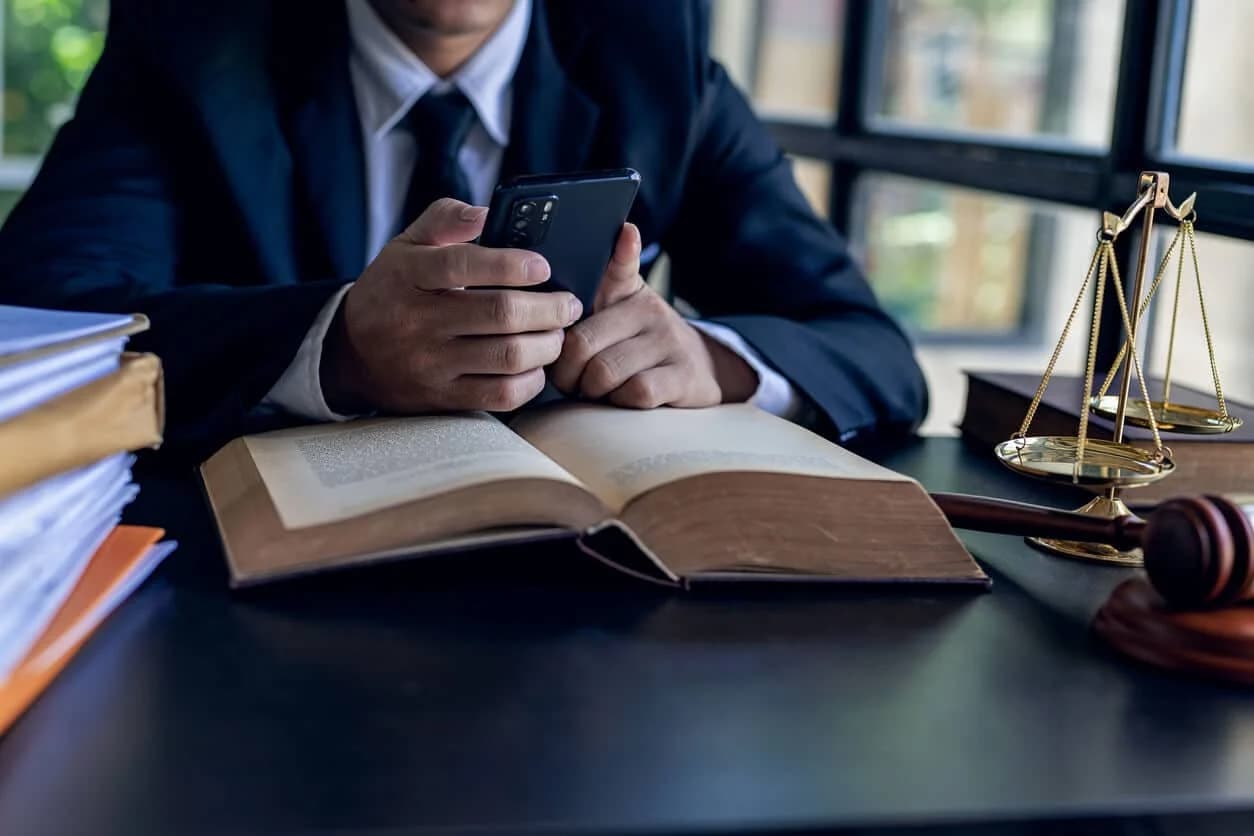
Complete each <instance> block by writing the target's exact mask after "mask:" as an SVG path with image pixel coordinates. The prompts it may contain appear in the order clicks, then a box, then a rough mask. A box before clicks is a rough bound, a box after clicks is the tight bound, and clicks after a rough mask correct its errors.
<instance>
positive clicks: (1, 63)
mask: <svg viewBox="0 0 1254 836" xmlns="http://www.w3.org/2000/svg"><path fill="white" fill-rule="evenodd" d="M107 14H108V2H107V0H6V2H5V4H4V16H3V18H0V26H2V27H3V28H2V30H0V31H2V32H3V38H0V47H2V49H3V51H2V52H0V77H2V78H3V87H4V96H3V98H0V116H3V121H2V122H0V219H2V218H3V217H4V216H6V215H7V214H8V213H9V210H10V209H12V208H13V204H15V203H16V202H17V199H18V198H19V197H21V194H22V190H23V189H25V188H26V185H27V184H28V183H29V182H30V180H31V178H32V177H33V176H34V174H35V169H36V168H37V166H38V164H39V158H40V156H41V155H42V154H43V153H44V152H45V151H46V150H47V149H48V145H49V144H50V143H51V142H52V137H53V135H54V134H55V133H56V130H57V128H58V127H60V126H61V123H63V122H64V121H65V120H66V119H68V118H69V117H70V114H71V113H72V112H73V107H74V99H75V97H76V96H77V95H78V91H79V90H81V89H82V86H83V82H84V81H86V79H87V75H88V73H90V72H91V68H92V67H93V66H95V63H96V59H97V58H99V57H100V50H101V48H102V47H103V45H104V27H105V19H106V16H107Z"/></svg>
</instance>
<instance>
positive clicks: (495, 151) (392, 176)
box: [266, 0, 801, 421]
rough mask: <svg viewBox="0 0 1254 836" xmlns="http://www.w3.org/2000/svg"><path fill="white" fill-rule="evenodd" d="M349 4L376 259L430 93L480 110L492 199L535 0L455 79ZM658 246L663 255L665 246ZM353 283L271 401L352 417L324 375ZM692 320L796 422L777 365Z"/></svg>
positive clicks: (734, 337)
mask: <svg viewBox="0 0 1254 836" xmlns="http://www.w3.org/2000/svg"><path fill="white" fill-rule="evenodd" d="M345 2H346V4H347V9H348V28H349V37H350V41H351V45H352V48H351V51H350V56H349V75H350V77H351V80H352V85H353V95H354V97H355V98H356V101H357V112H358V115H359V117H360V119H361V135H362V149H363V151H364V157H365V166H366V170H365V175H366V177H365V181H366V200H367V202H368V204H369V214H368V226H367V230H366V252H365V253H364V256H365V261H366V263H369V262H370V261H372V260H373V259H374V257H375V256H376V255H378V253H379V251H380V250H382V249H383V246H384V245H385V244H386V243H387V242H388V241H389V240H391V238H392V236H393V235H394V234H395V233H396V231H397V230H396V225H397V219H398V216H399V214H400V212H401V207H402V205H403V204H404V201H405V193H406V191H407V190H408V188H409V180H410V176H411V175H412V173H413V170H414V165H415V162H416V158H417V152H418V149H417V143H416V142H415V140H414V136H413V134H412V133H410V132H409V130H407V129H406V128H405V127H404V126H403V125H401V122H402V121H403V120H404V118H405V116H406V115H407V114H408V113H409V110H410V108H412V107H413V106H414V104H415V103H416V102H417V101H418V100H419V99H420V98H422V97H423V96H424V95H426V94H427V93H428V92H431V91H435V92H445V91H447V90H449V89H452V88H457V89H458V90H460V91H461V93H462V94H463V95H465V97H466V98H467V99H468V100H469V101H470V104H471V105H472V106H473V107H474V111H475V116H476V117H477V118H476V120H475V123H474V125H473V126H472V127H471V129H470V132H469V133H468V134H467V136H466V140H465V142H464V143H463V145H462V147H461V149H460V151H459V152H458V155H457V161H458V164H459V165H460V166H461V168H462V172H463V173H464V174H465V175H466V181H467V184H468V185H469V186H470V193H471V197H472V198H473V199H474V201H475V203H476V204H478V205H487V203H488V202H489V199H490V198H491V196H492V190H493V188H494V187H495V186H496V182H497V178H498V176H499V175H500V171H501V160H502V158H503V157H504V155H505V148H506V147H507V146H508V145H509V134H510V120H511V118H512V116H513V113H512V105H513V95H512V94H513V78H514V70H515V69H516V68H517V66H518V60H519V58H520V57H521V56H522V51H523V46H524V45H525V44H526V42H527V30H528V28H529V27H530V24H531V3H532V0H515V3H514V6H513V8H512V9H511V10H510V12H509V15H508V16H507V17H506V18H505V20H504V22H503V23H502V24H501V26H500V27H499V28H498V29H497V31H496V32H494V33H493V34H492V37H490V38H489V39H488V40H487V41H486V42H485V43H484V44H483V46H482V47H480V48H479V49H478V51H476V52H475V54H474V55H472V56H471V57H470V59H469V60H467V61H466V63H465V64H463V65H462V66H461V67H460V68H459V69H458V70H457V72H455V73H453V74H452V75H451V76H449V77H448V78H446V79H441V78H440V77H439V76H437V75H436V74H435V73H433V72H432V71H431V69H430V68H428V67H427V66H426V65H425V64H424V63H423V62H422V61H421V60H420V59H419V58H418V57H417V56H416V55H414V53H413V52H412V51H410V49H409V48H408V47H407V46H405V44H404V43H403V42H401V40H400V39H399V38H398V37H397V36H396V34H395V33H394V32H392V30H391V29H390V28H388V26H387V24H386V23H384V22H383V20H382V19H380V18H379V16H378V14H377V13H376V12H375V10H374V9H373V8H371V6H370V2H369V0H345ZM411 220H412V219H411ZM652 249H654V250H656V245H655V246H654V247H652ZM350 286H351V285H346V286H345V287H344V288H343V289H341V290H340V291H339V292H338V293H336V294H335V296H333V297H332V298H331V299H330V300H329V301H328V302H327V304H326V305H325V306H324V307H323V309H322V311H321V312H320V313H319V315H318V317H317V319H315V320H314V323H313V325H312V326H311V327H310V329H309V331H308V333H306V335H305V339H304V340H303V341H302V343H301V345H300V348H299V349H298V350H297V353H296V357H295V358H294V359H293V360H292V363H291V365H289V366H288V367H287V370H286V371H285V372H284V373H283V375H282V377H280V378H279V380H278V382H277V383H275V384H274V387H273V388H272V389H271V390H270V392H269V394H268V395H267V396H266V402H267V403H270V404H274V405H277V406H280V407H282V408H283V409H286V410H287V411H289V412H292V413H295V414H298V415H302V416H304V417H306V418H312V419H315V420H321V421H339V420H344V419H346V418H348V417H350V416H345V415H338V414H336V413H335V412H333V411H332V410H331V409H330V408H329V407H328V406H327V402H326V399H325V398H324V397H323V394H322V384H321V379H320V376H319V367H320V365H321V363H322V343H323V340H324V339H325V338H326V334H327V330H328V329H329V328H330V326H331V322H332V320H333V319H334V318H335V312H336V310H338V308H339V306H340V302H341V301H342V300H343V298H344V294H345V293H347V292H348V288H349V287H350ZM692 324H693V326H695V327H697V328H699V329H701V330H702V331H703V332H704V333H706V334H707V335H709V336H710V337H712V338H713V339H715V340H718V341H719V342H720V343H722V344H723V345H725V346H727V347H728V348H729V349H731V350H732V351H735V352H736V353H737V354H738V355H740V356H741V357H742V358H744V360H745V362H747V363H748V364H749V365H750V366H751V367H752V368H753V370H754V371H755V372H756V373H757V375H758V388H757V391H756V392H755V393H754V395H753V397H752V398H751V399H750V402H751V403H753V404H755V405H757V406H758V407H760V408H762V409H764V410H766V411H768V412H771V413H774V414H776V415H781V416H783V417H786V418H788V417H793V416H794V415H796V414H797V412H798V411H799V410H800V406H801V400H800V397H799V395H798V394H797V392H796V390H795V389H794V388H793V386H792V384H791V383H789V382H788V381H787V380H786V379H785V378H784V377H783V376H782V375H780V374H779V372H777V371H775V370H774V369H772V368H771V367H770V366H768V365H767V364H766V363H765V362H764V361H763V360H762V358H761V357H760V356H759V355H758V353H757V352H756V351H754V350H753V348H752V347H751V346H750V345H749V344H748V343H746V342H745V341H744V339H742V338H741V336H740V335H739V334H737V333H736V332H735V331H733V330H732V329H731V328H728V327H726V326H723V325H719V324H717V323H712V322H700V321H693V322H692Z"/></svg>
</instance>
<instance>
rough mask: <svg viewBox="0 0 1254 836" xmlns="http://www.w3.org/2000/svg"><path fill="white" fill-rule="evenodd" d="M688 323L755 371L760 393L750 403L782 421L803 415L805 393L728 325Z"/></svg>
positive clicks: (697, 321)
mask: <svg viewBox="0 0 1254 836" xmlns="http://www.w3.org/2000/svg"><path fill="white" fill-rule="evenodd" d="M688 321H689V322H690V323H691V324H692V327H693V328H696V329H697V330H699V331H701V332H702V333H704V334H705V335H706V336H708V337H709V338H710V339H713V340H717V341H718V342H719V343H720V344H722V345H723V346H724V347H726V348H728V349H730V350H732V351H734V352H736V354H738V355H740V358H741V359H742V360H744V361H745V362H746V363H748V364H749V367H750V368H751V369H753V370H754V371H755V372H757V375H758V389H757V391H756V392H754V393H753V397H751V398H749V403H751V404H753V405H754V406H756V407H757V408H758V409H761V410H762V411H764V412H769V413H771V414H772V415H778V416H779V417H780V418H788V419H790V420H791V419H793V418H795V417H797V415H798V414H800V412H801V406H802V399H801V393H800V392H798V391H797V389H796V388H795V387H794V386H793V385H792V384H791V383H789V382H788V378H786V377H784V376H783V375H782V374H780V373H779V372H777V371H775V370H774V369H773V368H771V367H770V366H768V365H767V364H766V361H765V360H763V359H762V356H761V355H760V354H758V352H757V351H755V350H754V348H753V346H751V345H749V344H748V343H747V342H745V340H744V337H742V336H740V335H739V334H737V333H736V332H735V331H733V330H732V329H731V328H728V327H727V326H726V325H719V324H718V323H716V322H704V321H702V320H699V319H690V320H688Z"/></svg>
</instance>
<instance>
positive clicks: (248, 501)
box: [201, 404, 988, 589]
mask: <svg viewBox="0 0 1254 836" xmlns="http://www.w3.org/2000/svg"><path fill="white" fill-rule="evenodd" d="M201 477H202V479H203V482H204V486H205V492H206V494H207V496H208V499H209V502H210V505H211V508H212V510H213V514H214V517H215V519H216V521H217V524H218V530H219V532H220V534H221V537H222V541H223V544H224V546H225V551H226V556H227V561H228V564H229V567H230V572H231V580H232V582H233V583H234V584H235V585H237V586H239V585H247V584H256V583H261V582H264V581H270V580H276V579H279V578H284V577H289V576H293V575H300V574H306V573H311V572H318V571H322V570H327V569H332V568H337V567H345V566H355V565H361V564H365V563H369V562H372V561H381V560H395V559H401V558H412V557H417V556H420V555H428V554H438V553H447V552H454V551H458V552H469V551H473V550H475V549H477V548H482V547H486V546H491V545H499V544H503V543H516V542H529V541H539V540H550V539H563V538H565V539H569V540H573V541H574V542H575V544H576V545H577V546H578V548H580V549H581V550H582V551H583V552H585V553H586V554H587V555H588V556H589V557H591V558H595V559H597V560H600V561H602V562H603V563H605V564H608V565H609V566H611V567H613V568H615V569H617V570H620V571H622V572H624V573H625V574H627V575H631V576H634V577H636V578H639V579H645V580H650V581H655V582H657V583H660V584H665V585H670V586H676V587H686V586H690V585H696V584H704V583H711V582H720V583H725V582H732V581H741V582H744V581H754V582H765V581H770V582H780V581H788V582H797V581H802V582H806V581H810V582H813V581H819V582H837V583H903V582H905V583H944V584H958V585H969V586H971V587H972V588H975V589H982V588H984V587H986V586H987V584H988V578H987V577H986V576H985V574H984V572H983V571H981V570H980V568H979V566H977V565H976V563H975V562H974V561H973V560H972V559H971V557H970V555H968V554H967V552H966V550H965V549H964V548H963V546H962V543H961V542H960V541H959V540H958V538H957V537H956V536H955V535H954V532H953V530H952V529H951V528H950V527H949V525H948V523H947V522H946V521H945V518H944V516H943V515H942V514H941V512H940V509H939V508H937V506H936V504H935V503H933V502H932V500H931V498H930V497H929V496H928V494H927V493H926V492H925V491H924V490H923V488H922V487H921V486H920V485H919V484H918V483H917V482H915V481H914V480H912V479H909V478H907V477H905V476H902V475H901V474H898V473H894V472H893V471H891V470H888V469H886V468H883V467H880V466H879V465H876V464H874V463H872V462H869V461H866V460H865V459H862V458H860V457H859V456H857V455H855V454H854V453H852V452H850V451H848V450H845V449H843V448H840V447H837V446H836V445H834V444H831V443H829V442H828V441H826V440H825V439H823V438H821V437H819V436H817V435H815V434H813V433H811V432H809V431H807V430H805V429H803V428H801V427H798V426H797V425H795V424H792V423H790V422H788V421H785V420H783V419H781V418H776V417H775V416H773V415H769V414H767V413H765V412H763V411H761V410H759V409H757V408H756V407H753V406H749V405H747V404H739V405H727V406H718V407H712V408H709V409H691V410H685V409H655V410H648V411H637V410H620V409H615V408H612V407H608V406H598V405H592V404H561V405H556V406H552V407H546V408H543V409H538V410H530V411H527V412H524V413H523V414H521V415H519V416H515V417H514V418H513V419H511V420H510V422H509V423H508V424H507V423H504V422H502V421H500V420H498V419H497V418H495V417H493V416H490V415H487V414H482V413H479V414H465V415H445V416H425V417H415V418H381V419H370V420H364V421H355V422H348V423H342V424H332V425H322V426H315V427H301V428H296V429H289V430H279V431H277V432H274V433H265V434H262V435H257V436H249V437H245V438H241V439H237V440H236V441H233V442H231V443H230V444H228V445H227V446H226V447H224V448H223V449H222V450H220V451H219V452H218V453H216V454H215V455H214V456H213V457H211V458H210V459H209V460H208V461H207V462H206V463H205V464H204V465H203V466H202V467H201Z"/></svg>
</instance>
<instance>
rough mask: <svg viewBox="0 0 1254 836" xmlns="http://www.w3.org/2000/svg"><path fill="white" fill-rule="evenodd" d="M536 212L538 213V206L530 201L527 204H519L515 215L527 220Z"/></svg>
mask: <svg viewBox="0 0 1254 836" xmlns="http://www.w3.org/2000/svg"><path fill="white" fill-rule="evenodd" d="M535 211H536V205H535V204H534V203H532V202H531V201H530V200H528V201H526V202H525V203H520V204H518V208H517V209H516V210H514V212H515V214H516V215H518V216H519V217H520V218H525V217H527V216H528V215H531V214H533V213H534V212H535Z"/></svg>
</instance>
